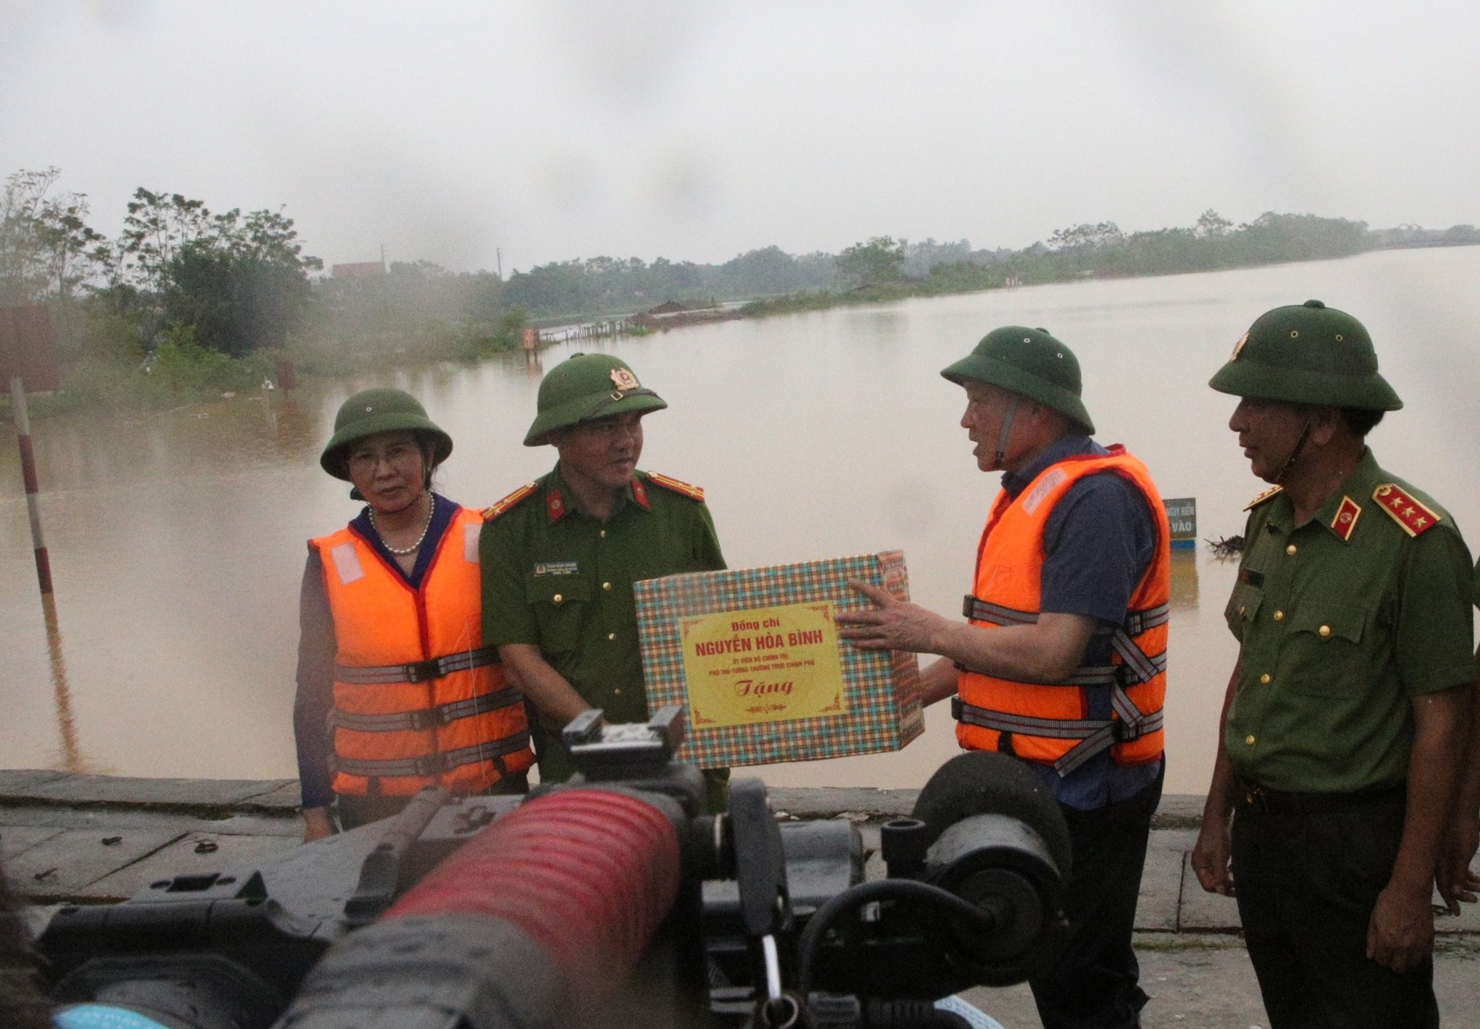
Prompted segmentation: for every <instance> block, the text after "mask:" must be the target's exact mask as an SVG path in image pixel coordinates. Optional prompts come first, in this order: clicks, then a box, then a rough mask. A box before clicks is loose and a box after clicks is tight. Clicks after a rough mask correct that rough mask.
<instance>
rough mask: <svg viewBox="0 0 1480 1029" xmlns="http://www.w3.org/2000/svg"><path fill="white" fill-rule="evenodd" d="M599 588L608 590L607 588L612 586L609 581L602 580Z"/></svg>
mask: <svg viewBox="0 0 1480 1029" xmlns="http://www.w3.org/2000/svg"><path fill="white" fill-rule="evenodd" d="M601 588H602V589H604V590H609V589H611V588H612V584H611V583H609V582H604V583H602V584H601Z"/></svg>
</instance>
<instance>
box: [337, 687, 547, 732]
mask: <svg viewBox="0 0 1480 1029" xmlns="http://www.w3.org/2000/svg"><path fill="white" fill-rule="evenodd" d="M523 700H524V694H522V693H520V692H519V691H518V690H516V689H515V688H514V687H512V686H508V687H505V688H504V689H501V690H496V691H494V692H493V693H484V694H481V695H480V696H477V697H471V698H469V699H468V700H454V701H453V702H452V703H450V704H442V705H440V706H438V707H427V708H420V709H418V710H416V711H402V712H400V713H399V714H387V715H354V714H349V713H348V712H345V711H340V710H337V709H334V708H331V709H330V710H329V728H331V729H333V728H336V727H338V728H345V729H354V730H357V731H358V732H391V731H393V730H397V729H412V730H418V729H430V728H432V727H434V726H438V725H447V724H448V723H450V722H455V721H457V720H458V719H459V718H472V717H473V716H474V715H481V714H483V713H484V712H485V711H497V710H498V709H499V708H501V707H508V706H509V705H510V704H519V703H522V702H523Z"/></svg>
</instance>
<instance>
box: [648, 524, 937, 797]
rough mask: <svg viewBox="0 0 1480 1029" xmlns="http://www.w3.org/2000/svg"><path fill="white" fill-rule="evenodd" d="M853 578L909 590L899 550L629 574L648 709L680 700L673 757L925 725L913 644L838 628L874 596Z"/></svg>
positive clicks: (864, 737) (738, 757)
mask: <svg viewBox="0 0 1480 1029" xmlns="http://www.w3.org/2000/svg"><path fill="white" fill-rule="evenodd" d="M849 579H858V580H861V581H863V582H867V583H870V584H872V585H875V586H880V587H882V588H884V589H885V590H887V591H888V592H889V593H890V594H891V595H893V596H894V597H896V598H898V599H900V600H908V599H909V573H908V572H907V571H906V570H905V564H904V553H903V552H902V551H898V550H893V551H886V552H884V553H880V554H862V555H859V556H856V557H840V558H833V559H830V560H825V561H807V562H803V563H801V564H791V565H771V566H768V567H764V568H742V569H731V570H727V571H722V572H696V573H692V574H687V575H670V576H667V577H665V578H661V579H647V580H644V581H641V582H637V583H634V584H633V591H634V593H635V594H636V598H637V627H638V632H639V635H640V637H641V648H642V670H643V678H644V680H645V682H646V687H647V701H648V709H649V710H652V711H656V710H657V709H658V708H660V707H662V706H663V705H664V704H683V705H684V707H685V709H686V711H687V715H688V728H687V731H686V738H685V740H684V744H683V746H682V748H681V749H680V750H679V754H678V757H679V760H682V761H691V762H693V763H695V764H697V765H699V766H701V767H704V768H712V767H716V766H723V765H760V764H772V763H775V762H779V761H816V760H820V759H822V758H832V757H843V756H845V755H848V754H868V753H873V752H876V751H881V750H898V749H899V748H901V747H903V746H904V745H905V744H907V743H909V742H910V740H912V739H914V738H915V737H916V736H918V735H920V733H921V732H922V731H923V729H924V714H923V711H922V710H921V706H920V675H919V665H918V662H917V661H916V658H915V655H914V654H904V653H898V654H896V653H892V652H890V651H883V650H860V649H858V648H856V647H854V646H853V645H852V644H851V643H850V642H848V641H847V640H842V639H840V638H839V637H838V627H837V623H836V621H835V615H836V614H837V613H838V612H841V611H851V610H860V609H865V608H868V607H870V606H871V604H870V602H869V601H868V599H867V598H866V597H864V596H863V595H862V594H859V593H855V592H854V591H853V590H851V589H849V587H848V582H847V580H849Z"/></svg>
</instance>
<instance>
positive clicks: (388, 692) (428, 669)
mask: <svg viewBox="0 0 1480 1029" xmlns="http://www.w3.org/2000/svg"><path fill="white" fill-rule="evenodd" d="M482 525H483V516H482V515H481V514H479V513H478V512H476V511H469V510H467V509H465V508H461V507H460V508H458V510H457V512H456V513H455V514H454V515H453V516H452V521H451V522H450V523H449V524H448V526H447V530H446V531H445V532H444V533H443V534H442V538H441V540H439V541H438V543H437V550H436V553H435V554H433V556H432V559H431V563H430V565H429V566H428V567H427V570H426V574H425V575H423V576H422V580H421V586H420V588H418V589H413V588H412V587H411V586H410V584H409V583H407V581H406V579H405V578H404V577H403V576H402V575H401V572H400V570H399V569H397V568H394V567H392V566H391V565H390V564H389V563H387V562H386V560H385V558H383V557H382V556H381V555H380V553H379V552H378V551H377V550H376V549H375V548H374V547H373V546H372V545H371V544H370V543H369V541H367V540H366V539H365V538H364V537H363V536H361V535H360V534H359V533H358V532H357V531H356V530H355V529H354V527H353V526H347V527H345V528H343V529H340V530H339V531H338V532H336V533H334V534H333V535H330V536H324V537H322V538H320V539H315V540H311V541H310V542H309V546H311V547H313V548H315V549H316V550H317V551H318V552H319V556H320V558H321V560H322V562H323V566H324V587H325V589H326V591H327V593H328V596H329V609H330V611H331V612H332V613H333V616H334V635H335V639H336V640H337V642H338V648H339V649H338V652H337V653H336V654H335V658H334V662H335V667H334V707H333V710H331V711H330V713H329V724H330V726H331V727H332V729H333V731H334V754H333V756H332V757H331V758H330V771H331V772H332V773H333V776H334V778H333V786H334V792H336V793H344V794H355V795H360V796H364V795H366V794H371V795H377V794H378V795H384V796H395V797H404V796H410V795H411V794H413V793H415V792H416V791H417V790H419V789H421V788H423V787H425V786H446V787H447V788H448V789H450V790H453V791H454V792H456V793H464V794H466V793H478V792H480V791H482V790H485V789H487V788H488V787H489V786H491V785H493V784H494V783H496V782H498V781H499V779H501V778H502V777H503V776H505V775H508V774H510V773H517V772H522V771H524V770H525V769H527V768H528V767H529V766H530V765H531V764H532V763H533V762H534V754H533V753H532V752H531V750H530V748H529V726H528V723H527V721H526V718H525V713H524V697H523V695H522V694H521V693H520V692H519V691H518V690H517V689H515V688H514V687H512V686H507V685H505V683H504V670H503V667H502V666H501V665H500V664H499V663H498V655H497V653H496V652H495V651H494V650H493V648H492V647H484V646H483V620H482V593H481V588H480V583H479V575H478V533H479V531H480V530H481V528H482Z"/></svg>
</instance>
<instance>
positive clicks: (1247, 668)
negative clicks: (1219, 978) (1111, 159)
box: [1192, 300, 1475, 1029]
mask: <svg viewBox="0 0 1480 1029" xmlns="http://www.w3.org/2000/svg"><path fill="white" fill-rule="evenodd" d="M1210 385H1211V386H1212V387H1213V388H1214V389H1215V390H1218V391H1220V392H1223V393H1231V394H1233V395H1234V396H1237V397H1240V398H1241V399H1240V401H1239V404H1238V406H1237V407H1236V408H1235V409H1234V412H1233V416H1232V418H1230V419H1229V423H1228V426H1229V428H1230V429H1232V430H1233V431H1234V432H1236V433H1238V439H1239V445H1240V446H1241V447H1243V451H1244V456H1245V457H1246V458H1247V459H1248V461H1249V463H1250V465H1251V467H1252V468H1253V471H1254V474H1255V475H1257V476H1258V477H1259V478H1261V479H1263V480H1264V481H1265V482H1267V483H1270V488H1269V489H1267V490H1265V491H1264V492H1263V493H1261V494H1260V495H1259V496H1257V497H1255V498H1254V500H1253V502H1252V503H1251V504H1250V506H1249V520H1248V526H1247V528H1246V529H1245V531H1244V538H1245V540H1246V541H1247V542H1246V546H1245V550H1244V554H1243V558H1242V560H1241V562H1240V564H1239V572H1238V581H1237V583H1236V584H1235V586H1234V590H1233V594H1232V596H1231V597H1230V599H1229V602H1228V607H1227V609H1226V611H1225V612H1224V616H1225V618H1226V619H1227V622H1228V626H1229V628H1230V629H1231V630H1232V632H1233V634H1234V636H1235V637H1236V638H1237V639H1238V641H1239V659H1238V664H1237V665H1236V666H1235V668H1234V671H1233V675H1232V677H1231V678H1230V680H1229V684H1228V693H1227V698H1226V700H1225V701H1224V708H1223V716H1222V732H1221V734H1220V739H1219V746H1218V757H1217V763H1216V765H1215V767H1214V772H1213V781H1212V784H1211V786H1210V787H1209V789H1208V798H1207V804H1206V807H1205V809H1204V811H1203V823H1202V831H1201V833H1200V834H1199V836H1198V841H1197V847H1196V849H1195V850H1194V852H1193V855H1192V864H1193V867H1194V869H1195V870H1196V872H1197V875H1198V878H1199V880H1200V881H1201V883H1202V886H1203V888H1204V889H1206V890H1209V891H1216V892H1219V893H1223V894H1232V895H1236V896H1237V898H1238V906H1239V915H1240V918H1241V920H1242V922H1243V929H1244V940H1245V943H1246V945H1247V947H1248V951H1249V958H1250V960H1251V961H1252V962H1253V965H1254V971H1255V973H1256V974H1257V975H1258V978H1259V987H1260V990H1261V992H1262V993H1263V996H1264V1006H1265V1008H1266V1010H1267V1011H1268V1013H1269V1022H1270V1025H1271V1026H1272V1027H1273V1029H1293V1027H1301V1029H1304V1027H1308V1026H1332V1027H1335V1026H1340V1027H1343V1029H1362V1027H1371V1029H1404V1027H1430V1026H1437V1025H1438V1024H1439V1012H1438V1007H1437V1005H1436V1003H1435V999H1434V990H1433V962H1432V951H1433V940H1434V918H1433V912H1432V909H1431V907H1430V895H1431V892H1432V890H1433V887H1434V885H1435V872H1436V869H1437V868H1438V862H1439V857H1440V853H1441V850H1442V845H1443V841H1444V839H1445V836H1446V833H1447V831H1448V829H1449V819H1450V812H1451V805H1452V802H1453V798H1454V791H1455V785H1456V779H1457V767H1458V765H1459V754H1460V752H1461V749H1462V746H1463V727H1464V724H1465V721H1466V710H1467V707H1468V704H1469V694H1470V691H1469V684H1470V683H1471V681H1472V680H1473V679H1474V678H1475V665H1474V663H1473V661H1472V659H1471V654H1470V647H1471V642H1472V639H1471V613H1470V589H1471V574H1472V570H1471V564H1470V556H1469V551H1468V550H1467V549H1466V547H1465V543H1464V540H1463V539H1462V538H1461V537H1460V534H1459V530H1458V529H1457V528H1456V526H1455V524H1454V519H1453V518H1451V517H1450V515H1449V513H1448V512H1446V511H1445V510H1444V509H1443V508H1442V507H1440V506H1439V505H1438V504H1437V503H1436V502H1435V501H1434V500H1433V499H1432V498H1431V497H1429V496H1428V495H1427V494H1426V493H1423V492H1422V491H1421V490H1418V489H1416V488H1415V487H1413V486H1410V485H1409V484H1408V483H1406V482H1404V481H1403V480H1401V479H1399V478H1396V477H1395V476H1393V475H1391V474H1390V473H1388V472H1386V471H1384V470H1383V469H1382V468H1380V467H1378V464H1377V461H1376V459H1375V458H1374V457H1373V456H1372V451H1371V450H1369V449H1368V447H1367V444H1366V436H1367V433H1368V432H1369V431H1370V430H1371V429H1372V427H1373V426H1375V425H1376V424H1377V423H1378V422H1379V421H1380V420H1381V419H1382V416H1383V413H1384V412H1386V411H1394V410H1397V409H1398V408H1400V407H1401V406H1402V402H1401V401H1400V400H1399V399H1398V396H1397V394H1396V393H1395V392H1394V391H1393V389H1392V387H1391V386H1389V385H1388V383H1387V381H1386V380H1384V379H1383V377H1382V376H1381V375H1380V374H1378V370H1377V356H1376V352H1375V350H1374V349H1373V346H1372V340H1371V337H1370V336H1369V335H1368V333H1367V330H1366V329H1365V328H1364V327H1363V326H1362V324H1361V322H1359V321H1357V319H1355V318H1353V317H1352V316H1351V315H1349V314H1346V313H1344V312H1341V311H1337V310H1334V309H1331V308H1328V307H1326V306H1325V305H1324V304H1322V303H1321V302H1320V301H1318V300H1311V301H1308V302H1306V303H1305V304H1303V305H1297V306H1290V307H1279V308H1275V309H1274V310H1272V311H1268V312H1266V313H1265V314H1263V315H1262V316H1260V317H1259V318H1258V320H1256V321H1255V322H1254V324H1253V326H1252V327H1250V329H1249V331H1248V332H1246V333H1245V334H1244V335H1243V337H1242V338H1240V339H1239V341H1238V343H1237V345H1236V346H1235V347H1234V351H1233V356H1232V357H1231V358H1230V359H1229V361H1228V362H1227V363H1226V364H1225V365H1224V366H1223V368H1222V369H1221V370H1220V371H1219V372H1218V374H1216V375H1215V376H1213V379H1212V382H1211V383H1210ZM1230 861H1231V865H1230ZM1439 885H1440V887H1441V892H1443V893H1444V894H1445V895H1446V898H1447V899H1449V900H1450V903H1451V905H1453V904H1454V897H1455V894H1456V893H1457V892H1458V891H1459V888H1460V887H1462V886H1463V879H1462V877H1461V881H1460V883H1459V884H1458V886H1456V884H1454V883H1451V882H1449V881H1447V880H1446V879H1445V878H1443V877H1441V879H1440V883H1439ZM1235 887H1236V889H1235Z"/></svg>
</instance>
